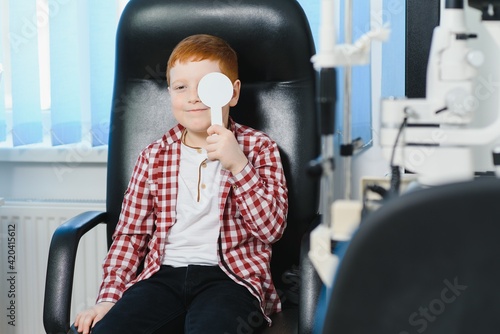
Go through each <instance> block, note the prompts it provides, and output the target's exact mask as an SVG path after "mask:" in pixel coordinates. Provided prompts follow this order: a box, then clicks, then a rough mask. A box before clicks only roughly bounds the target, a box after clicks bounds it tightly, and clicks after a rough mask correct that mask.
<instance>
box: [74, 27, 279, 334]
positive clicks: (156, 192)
mask: <svg viewBox="0 0 500 334" xmlns="http://www.w3.org/2000/svg"><path fill="white" fill-rule="evenodd" d="M210 72H221V73H223V74H225V75H226V76H228V77H229V79H230V80H231V82H232V83H233V96H232V98H231V101H230V102H229V103H228V104H227V105H226V106H224V107H223V109H222V115H223V121H224V126H220V125H211V124H210V120H211V118H210V109H209V108H207V107H206V106H205V105H203V104H202V103H201V101H200V99H199V97H198V93H197V87H198V82H199V81H200V79H201V78H202V77H203V76H204V75H206V74H208V73H210ZM166 74H167V83H168V85H169V88H168V90H169V92H170V96H171V103H172V111H173V114H174V116H175V118H176V120H177V121H178V123H179V124H178V125H176V126H175V127H173V128H172V129H170V130H169V131H168V132H167V133H166V134H165V135H164V136H163V137H162V138H161V139H160V140H158V141H156V142H154V143H152V144H150V145H149V146H148V147H146V148H145V149H144V150H143V151H142V153H141V154H140V156H139V158H138V160H137V163H136V165H135V167H134V171H133V175H132V178H131V180H130V183H129V186H128V188H127V191H126V193H125V197H124V200H123V205H122V212H121V215H120V219H119V222H118V225H117V228H116V231H115V233H114V236H113V244H112V246H111V248H110V250H109V253H108V255H107V257H106V259H105V261H104V265H103V268H104V278H103V282H102V284H101V289H100V292H99V296H98V299H97V304H96V305H95V306H93V307H91V308H89V309H88V310H86V311H83V312H81V313H79V314H78V315H77V317H76V321H75V325H74V326H75V327H76V328H78V332H80V333H89V332H90V329H92V333H93V334H99V333H105V334H112V333H133V334H140V333H144V334H146V333H148V334H149V333H164V332H168V333H178V332H179V333H182V332H183V331H185V333H189V334H194V333H203V334H207V333H208V334H217V333H221V334H223V333H224V334H225V333H237V332H238V331H241V330H242V328H247V329H246V330H248V327H249V323H250V325H251V326H255V327H261V326H262V325H264V324H265V323H266V322H267V323H269V324H270V319H269V315H270V314H272V313H273V312H277V311H280V309H281V304H280V300H279V298H278V295H277V292H276V289H275V288H274V285H273V282H272V279H271V273H270V268H269V266H270V259H271V245H272V243H274V242H276V241H277V240H279V238H280V237H281V236H282V234H283V231H284V229H285V225H286V214H287V210H288V201H287V199H288V197H287V188H286V181H285V176H284V173H283V168H282V165H281V159H280V156H279V152H278V147H277V145H276V144H275V143H274V142H273V141H272V140H271V139H270V138H269V137H268V136H267V135H265V134H264V133H262V132H259V131H257V130H254V129H251V128H249V127H246V126H243V125H240V124H237V123H235V122H234V121H233V120H232V119H231V118H230V117H229V108H230V107H233V106H235V105H236V103H237V102H238V98H239V94H240V87H241V82H240V81H239V80H238V65H237V56H236V53H235V52H234V50H233V49H232V48H231V47H230V46H229V45H228V44H227V43H226V42H225V41H223V40H222V39H220V38H218V37H214V36H210V35H193V36H190V37H188V38H186V39H184V40H183V41H181V42H180V43H179V44H178V45H177V46H176V48H175V49H174V50H173V52H172V54H171V56H170V58H169V61H168V64H167V73H166ZM141 262H144V270H143V271H142V272H141V273H140V274H138V275H137V274H136V273H137V270H138V267H139V265H140V263H141ZM249 320H250V321H249ZM254 329H256V328H254Z"/></svg>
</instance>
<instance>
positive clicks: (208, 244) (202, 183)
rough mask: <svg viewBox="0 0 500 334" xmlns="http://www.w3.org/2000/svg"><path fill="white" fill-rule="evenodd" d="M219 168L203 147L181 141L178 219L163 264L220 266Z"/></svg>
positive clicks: (217, 163)
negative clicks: (218, 249)
mask: <svg viewBox="0 0 500 334" xmlns="http://www.w3.org/2000/svg"><path fill="white" fill-rule="evenodd" d="M220 170H221V165H220V162H219V161H210V160H208V159H207V152H206V151H205V150H204V149H202V148H194V147H189V146H186V145H185V144H182V147H181V161H180V168H179V177H178V183H179V186H178V194H177V208H176V222H175V224H174V225H173V226H172V227H171V228H170V231H169V234H168V236H167V244H166V247H165V253H164V255H163V261H162V264H164V265H170V266H173V267H185V266H187V265H189V264H197V265H217V263H218V260H217V241H218V238H219V231H220V222H219V211H220V210H219V188H220Z"/></svg>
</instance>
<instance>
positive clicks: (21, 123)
mask: <svg viewBox="0 0 500 334" xmlns="http://www.w3.org/2000/svg"><path fill="white" fill-rule="evenodd" d="M9 8H10V20H9V30H10V34H9V37H10V52H11V53H10V59H11V70H12V73H13V75H12V122H13V127H12V140H13V144H14V146H19V145H26V144H31V143H38V142H41V141H42V135H43V134H42V112H41V107H40V77H39V71H38V32H37V29H36V24H35V23H34V22H33V21H34V20H33V18H35V22H36V0H10V2H9Z"/></svg>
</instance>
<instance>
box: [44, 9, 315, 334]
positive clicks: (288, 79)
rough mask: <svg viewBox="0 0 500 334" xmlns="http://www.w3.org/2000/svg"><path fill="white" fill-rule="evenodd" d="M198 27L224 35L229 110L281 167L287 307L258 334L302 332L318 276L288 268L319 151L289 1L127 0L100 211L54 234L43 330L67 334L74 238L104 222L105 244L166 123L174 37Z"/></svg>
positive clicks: (305, 45) (302, 36)
mask: <svg viewBox="0 0 500 334" xmlns="http://www.w3.org/2000/svg"><path fill="white" fill-rule="evenodd" d="M198 33H207V34H212V35H216V36H219V37H222V38H223V39H225V40H226V41H228V42H229V44H230V45H231V46H232V47H233V48H234V49H235V50H236V52H237V53H238V56H239V66H240V79H241V81H242V90H241V97H240V101H239V103H238V105H237V107H235V108H234V109H233V110H232V111H231V115H232V117H233V118H234V119H235V120H236V121H237V122H241V123H243V124H246V125H249V126H251V127H254V128H256V129H260V130H263V131H264V132H266V133H267V134H269V135H270V136H271V137H272V138H273V139H275V140H276V142H277V143H278V146H279V148H280V151H281V154H282V159H283V163H284V167H285V173H286V176H287V181H288V186H289V207H290V209H289V215H288V227H287V230H286V232H285V235H284V237H283V238H282V240H280V241H279V242H278V243H276V244H275V246H274V248H273V259H272V273H273V278H274V282H275V284H276V286H277V288H278V290H279V291H280V292H281V293H282V297H283V298H282V299H284V301H285V303H284V306H285V311H284V312H282V313H280V314H277V315H276V316H275V317H274V323H275V325H274V326H273V327H271V328H270V329H267V330H266V332H270V333H286V334H290V333H295V332H298V326H301V328H304V329H301V330H300V332H301V333H306V332H307V331H308V330H309V329H307V328H308V326H309V327H310V326H311V319H312V318H313V313H312V312H313V311H314V308H313V307H311V305H314V300H315V299H314V298H315V296H314V295H315V294H316V292H315V291H314V290H315V289H311V288H310V287H309V286H308V284H309V283H310V282H311V283H313V281H314V280H315V279H316V277H315V276H314V274H310V275H307V278H306V279H305V280H303V281H302V282H299V281H298V279H299V277H296V276H293V274H295V273H294V272H298V271H299V270H298V266H299V262H300V259H299V258H300V245H301V238H302V236H303V235H304V233H305V232H306V231H307V230H308V228H309V226H310V224H311V223H312V222H313V220H315V218H316V217H317V203H318V197H319V185H318V182H316V181H315V180H311V179H310V178H309V177H308V176H307V166H308V163H309V161H310V160H312V159H314V158H316V156H317V155H318V154H319V145H320V140H319V134H318V131H317V122H316V113H315V71H314V69H313V66H312V64H311V61H310V58H311V56H312V55H313V54H314V42H313V39H312V35H311V32H310V28H309V24H308V22H307V19H306V17H305V14H304V12H303V10H302V8H301V7H300V5H299V4H298V3H297V2H296V0H273V1H268V0H251V1H250V0H239V1H223V0H222V1H218V0H216V1H214V0H190V1H179V0H178V1H174V0H131V1H130V2H129V3H128V5H127V6H126V8H125V11H124V13H123V15H122V17H121V20H120V24H119V28H118V33H117V49H116V53H117V58H116V74H115V84H114V97H113V99H114V100H113V104H112V115H111V124H110V138H109V153H108V177H107V199H106V207H107V209H106V212H86V213H82V214H81V215H79V216H77V217H75V218H73V219H71V220H69V221H68V222H66V223H65V224H63V225H62V226H60V227H59V228H58V229H57V231H56V232H55V234H54V236H53V239H52V243H51V247H50V254H49V260H48V268H47V280H46V290H45V301H44V326H45V330H46V332H47V333H50V334H55V333H57V334H60V333H66V331H67V330H68V328H69V326H70V321H71V320H73V319H70V301H71V292H72V285H73V274H74V266H75V256H76V250H77V247H78V242H79V240H80V238H81V237H82V236H83V235H84V234H85V233H86V232H87V231H89V230H90V229H92V228H93V227H95V226H96V225H97V224H100V223H104V224H106V225H107V231H108V232H107V234H108V242H109V241H110V238H111V235H112V233H113V231H114V229H115V226H116V223H117V220H118V216H119V213H120V207H121V203H122V199H123V194H124V191H125V189H126V187H127V184H128V181H129V178H130V176H131V173H132V169H133V165H134V162H135V160H136V158H137V155H138V154H139V152H140V151H141V149H142V148H143V147H145V146H146V145H147V144H148V143H150V142H152V141H153V140H155V139H157V138H160V137H161V135H162V134H163V133H164V132H165V131H166V130H168V129H169V128H171V127H172V126H173V125H174V123H175V120H174V118H173V116H172V115H171V111H170V110H169V109H170V103H169V99H170V97H169V94H168V92H167V85H166V79H165V67H166V61H167V59H168V56H169V55H170V53H171V51H172V49H173V48H174V46H175V45H176V44H177V43H178V42H179V41H180V40H182V39H183V38H185V37H187V36H189V35H192V34H198ZM103 186H104V185H103ZM108 246H109V245H108ZM306 254H307V253H306ZM306 260H307V259H306ZM290 273H291V274H292V276H289V275H290ZM288 283H291V284H288ZM299 288H300V289H302V291H301V292H300V293H299ZM299 294H300V296H301V298H304V299H308V298H309V297H308V295H311V298H313V299H312V300H313V302H306V303H304V305H307V309H306V310H305V311H302V310H299V308H298V307H297V306H296V305H294V303H293V298H292V297H294V296H297V295H299ZM299 313H301V314H303V315H301V316H299V315H298V314H299ZM299 319H303V320H299ZM298 322H301V324H300V325H298V324H297V323H298Z"/></svg>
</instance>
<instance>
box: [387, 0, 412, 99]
mask: <svg viewBox="0 0 500 334" xmlns="http://www.w3.org/2000/svg"><path fill="white" fill-rule="evenodd" d="M383 13H384V15H383V16H384V18H383V19H384V20H385V21H389V22H390V23H391V37H390V38H389V40H388V41H387V42H385V43H384V44H383V45H382V69H383V71H382V98H384V97H390V96H395V97H403V96H405V53H406V51H405V43H406V16H405V15H406V1H402V0H401V1H394V0H384V2H383Z"/></svg>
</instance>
